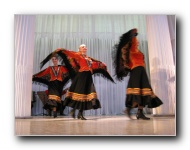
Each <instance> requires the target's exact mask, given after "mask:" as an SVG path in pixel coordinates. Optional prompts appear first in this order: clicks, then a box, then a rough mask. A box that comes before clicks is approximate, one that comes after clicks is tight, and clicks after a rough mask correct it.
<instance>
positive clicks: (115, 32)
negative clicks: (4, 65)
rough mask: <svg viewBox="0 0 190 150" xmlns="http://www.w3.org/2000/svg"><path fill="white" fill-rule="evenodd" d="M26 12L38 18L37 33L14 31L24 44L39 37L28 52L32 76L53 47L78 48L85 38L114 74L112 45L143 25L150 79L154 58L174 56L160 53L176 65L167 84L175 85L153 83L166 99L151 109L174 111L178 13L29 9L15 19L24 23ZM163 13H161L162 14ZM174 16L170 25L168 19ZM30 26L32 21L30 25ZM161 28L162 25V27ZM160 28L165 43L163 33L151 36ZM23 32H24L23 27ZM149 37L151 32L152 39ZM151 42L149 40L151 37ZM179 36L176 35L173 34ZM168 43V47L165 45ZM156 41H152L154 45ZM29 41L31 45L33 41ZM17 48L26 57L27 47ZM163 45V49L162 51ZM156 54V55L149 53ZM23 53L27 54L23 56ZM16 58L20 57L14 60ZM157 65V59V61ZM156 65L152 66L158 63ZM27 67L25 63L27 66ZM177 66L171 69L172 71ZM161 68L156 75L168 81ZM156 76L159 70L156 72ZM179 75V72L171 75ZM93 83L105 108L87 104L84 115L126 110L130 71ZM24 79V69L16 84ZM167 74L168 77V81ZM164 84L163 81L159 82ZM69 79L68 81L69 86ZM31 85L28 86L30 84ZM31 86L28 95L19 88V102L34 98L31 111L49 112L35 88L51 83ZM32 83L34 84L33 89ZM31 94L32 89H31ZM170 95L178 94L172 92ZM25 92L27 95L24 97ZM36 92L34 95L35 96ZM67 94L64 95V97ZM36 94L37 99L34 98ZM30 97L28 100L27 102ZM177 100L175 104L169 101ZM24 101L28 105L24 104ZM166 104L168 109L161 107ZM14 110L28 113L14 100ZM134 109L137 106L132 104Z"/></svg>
mask: <svg viewBox="0 0 190 150" xmlns="http://www.w3.org/2000/svg"><path fill="white" fill-rule="evenodd" d="M23 17H24V18H27V19H29V20H32V21H33V24H30V26H31V25H33V28H34V29H35V30H33V32H34V35H35V36H34V38H33V39H29V38H28V37H26V38H25V39H23V38H21V37H20V36H17V37H15V44H17V45H18V44H19V45H25V44H26V41H28V40H30V42H31V43H32V42H33V43H34V45H33V46H34V47H32V46H31V51H32V55H31V57H30V58H27V61H30V62H31V61H32V62H33V66H32V67H33V72H29V73H28V78H27V80H30V81H31V79H29V78H30V77H31V76H32V74H34V73H37V72H39V71H40V62H41V61H42V60H43V59H44V58H45V57H46V56H47V55H48V54H49V53H51V52H52V51H54V50H55V49H56V48H58V47H62V48H66V49H70V50H73V51H77V50H78V47H79V45H80V44H86V45H87V48H88V51H87V55H88V56H90V57H92V58H95V59H98V60H100V61H102V62H104V63H106V64H107V67H108V71H109V72H110V74H111V76H112V77H113V78H114V79H115V77H114V68H113V64H112V57H111V52H112V48H113V45H114V44H115V43H117V42H118V40H119V36H120V35H121V34H123V33H124V32H127V31H128V30H130V29H132V28H138V32H139V35H138V39H139V42H140V46H139V49H140V50H141V51H142V52H143V53H144V55H145V63H146V70H147V73H148V76H149V77H150V82H151V84H153V83H154V82H156V81H154V80H153V79H151V77H152V73H151V70H152V68H151V70H149V68H150V66H152V58H154V57H157V58H159V59H160V58H162V57H163V56H162V55H163V54H164V55H166V56H167V58H169V60H170V61H166V59H161V61H162V62H161V63H162V64H164V66H163V67H165V68H166V66H167V69H168V66H169V69H170V70H171V71H170V72H166V76H167V79H169V77H171V79H174V81H173V80H171V82H172V83H170V82H168V83H167V84H169V86H168V85H167V88H168V89H169V90H170V91H168V92H167V93H165V92H166V91H165V90H164V88H166V87H165V86H166V85H164V84H163V85H161V87H159V88H160V89H161V90H159V91H157V88H154V87H153V90H155V93H156V94H157V95H158V96H159V97H160V98H161V99H162V100H163V102H164V105H163V106H161V107H160V108H157V109H159V111H157V109H155V110H154V111H152V110H151V109H145V112H146V113H153V114H175V109H174V108H175V94H176V93H175V64H174V61H173V60H174V58H175V55H174V54H175V50H174V52H173V51H172V47H171V43H172V42H171V41H172V40H171V37H170V34H171V31H172V32H174V33H175V30H171V27H173V24H174V26H175V19H174V21H172V20H171V19H168V18H171V16H168V15H153V16H150V15H35V16H27V15H17V16H16V17H15V22H19V24H21V25H22V24H24V22H23V21H22V20H21V19H20V18H23ZM158 17H161V18H164V23H163V22H159V21H157V22H156V23H155V21H154V19H155V18H158ZM158 19H159V18H158ZM168 20H170V26H169V21H168ZM151 22H154V26H155V27H154V28H153V27H151V25H150V23H151ZM160 26H162V27H163V26H164V29H165V30H167V32H165V30H162V29H160ZM28 28H29V25H28ZM158 28H159V29H160V30H158ZM20 30H21V29H19V28H17V31H16V30H15V32H16V33H18V34H19V33H20V34H21V32H20ZM158 31H159V32H160V33H159V34H163V35H164V36H165V37H166V38H167V41H166V42H164V43H162V42H160V41H162V38H163V37H160V36H157V39H156V40H151V38H150V36H151V35H152V36H153V35H155V34H156V35H157V34H158ZM22 34H24V33H22ZM147 38H149V39H148V40H147ZM149 40H150V41H151V43H149V42H150V41H149ZM173 41H175V38H174V40H173ZM163 44H167V47H165V45H163ZM151 45H153V46H152V47H151ZM28 46H29V45H28ZM159 46H162V49H158V48H155V47H159ZM15 51H17V53H19V55H15V61H17V57H21V58H23V57H25V53H26V51H21V50H20V48H18V47H15ZM158 51H159V52H158ZM150 54H151V59H150V58H149V57H150ZM23 59H24V58H23ZM15 63H16V62H15ZM49 65H52V64H51V62H49V63H47V64H46V65H45V66H44V67H43V68H42V69H45V68H46V67H48V66H49ZM156 66H157V65H156ZM156 66H154V67H153V68H156ZM23 67H26V66H23ZM15 69H16V70H15V73H16V74H17V70H18V69H17V66H16V67H15ZM171 72H172V75H171ZM158 74H161V72H160V71H157V75H156V78H157V79H158V80H160V81H163V80H162V79H163V78H164V77H163V76H160V75H158ZM154 76H155V75H154ZM173 76H174V78H172V77H173ZM93 80H94V84H95V87H96V91H97V94H98V98H99V100H100V102H101V105H102V108H101V109H98V110H88V111H85V115H119V114H123V110H124V109H125V98H126V93H125V91H126V87H127V82H128V77H126V78H125V79H124V81H123V82H118V81H117V80H115V82H116V84H113V83H111V82H109V81H107V80H105V79H103V78H102V77H94V76H93ZM23 82H24V78H23V75H22V74H19V76H18V75H17V76H15V90H16V89H17V88H18V87H19V85H22V84H23ZM163 82H166V81H165V78H164V81H163ZM160 84H161V83H160ZM69 85H70V84H68V85H66V87H69ZM28 86H29V87H30V88H29V87H28ZM28 86H27V87H26V88H28V89H30V91H27V92H28V94H29V92H30V93H32V91H33V93H34V94H33V96H28V97H27V98H26V97H24V99H23V95H25V94H24V92H25V91H24V89H23V90H22V89H21V90H19V93H15V94H16V95H15V96H16V99H15V104H18V103H21V104H25V105H28V104H29V102H31V101H33V102H34V103H33V107H32V109H29V110H28V112H31V115H41V114H43V113H44V111H43V109H42V107H43V106H42V102H41V100H40V99H39V97H38V95H37V94H36V92H38V91H45V90H46V89H47V87H44V86H41V85H35V84H31V85H28ZM31 89H32V90H31ZM31 95H32V94H31ZM166 95H167V96H168V97H170V96H171V95H173V97H172V98H169V99H168V97H166ZM19 97H21V98H22V99H20V98H19ZM32 97H33V98H32ZM62 99H64V97H63V98H62ZM34 100H35V101H34ZM26 101H27V103H26ZM171 105H172V107H170V106H171ZM22 106H23V105H22ZM162 107H163V108H164V109H162ZM15 108H16V109H15V116H16V117H25V116H26V115H25V113H18V112H19V111H21V112H22V110H23V108H20V107H19V105H15ZM69 110H70V108H66V109H65V113H66V114H68V112H69ZM133 112H134V113H135V112H136V110H133Z"/></svg>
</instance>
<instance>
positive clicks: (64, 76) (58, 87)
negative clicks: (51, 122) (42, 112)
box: [32, 65, 70, 118]
mask: <svg viewBox="0 0 190 150" xmlns="http://www.w3.org/2000/svg"><path fill="white" fill-rule="evenodd" d="M69 79H70V76H69V72H68V70H67V69H66V68H65V67H64V66H62V65H58V66H49V67H48V68H46V69H44V70H42V71H40V72H39V73H36V74H34V75H33V77H32V81H33V82H34V83H36V82H38V83H42V84H45V85H47V86H48V101H47V103H46V104H45V105H44V107H43V108H44V109H46V110H50V112H51V110H52V108H54V107H55V108H57V109H59V108H60V106H61V103H62V101H61V96H62V91H63V87H64V86H65V85H66V84H67V83H68V82H69ZM53 113H54V118H55V117H57V111H54V112H53Z"/></svg>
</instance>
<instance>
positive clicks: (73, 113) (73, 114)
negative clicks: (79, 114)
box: [69, 109, 75, 119]
mask: <svg viewBox="0 0 190 150" xmlns="http://www.w3.org/2000/svg"><path fill="white" fill-rule="evenodd" d="M69 114H70V115H71V116H72V117H73V119H75V109H72V110H71V111H70V113H69Z"/></svg>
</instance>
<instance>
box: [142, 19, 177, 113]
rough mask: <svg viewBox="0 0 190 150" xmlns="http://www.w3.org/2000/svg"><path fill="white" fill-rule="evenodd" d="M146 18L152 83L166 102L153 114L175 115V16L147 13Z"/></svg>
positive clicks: (155, 90) (157, 93)
mask: <svg viewBox="0 0 190 150" xmlns="http://www.w3.org/2000/svg"><path fill="white" fill-rule="evenodd" d="M146 18H147V38H148V52H149V63H150V64H149V66H150V79H151V84H152V88H153V90H154V92H155V94H156V95H157V96H158V97H160V99H161V100H162V101H163V103H164V104H163V105H162V106H161V107H158V108H156V109H153V114H155V115H166V114H170V115H173V114H175V111H176V110H175V107H176V105H175V104H176V86H175V83H176V80H175V16H174V15H171V16H167V15H147V16H146ZM172 45H173V49H172Z"/></svg>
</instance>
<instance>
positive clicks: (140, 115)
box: [136, 109, 150, 120]
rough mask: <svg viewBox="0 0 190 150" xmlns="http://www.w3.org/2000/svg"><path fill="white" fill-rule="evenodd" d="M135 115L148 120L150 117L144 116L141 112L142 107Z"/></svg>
mask: <svg viewBox="0 0 190 150" xmlns="http://www.w3.org/2000/svg"><path fill="white" fill-rule="evenodd" d="M136 117H137V119H143V120H150V118H148V117H146V116H145V115H144V114H143V110H142V109H138V112H137V115H136Z"/></svg>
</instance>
